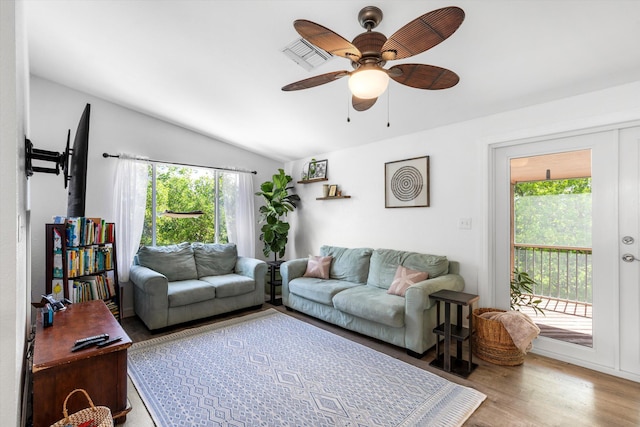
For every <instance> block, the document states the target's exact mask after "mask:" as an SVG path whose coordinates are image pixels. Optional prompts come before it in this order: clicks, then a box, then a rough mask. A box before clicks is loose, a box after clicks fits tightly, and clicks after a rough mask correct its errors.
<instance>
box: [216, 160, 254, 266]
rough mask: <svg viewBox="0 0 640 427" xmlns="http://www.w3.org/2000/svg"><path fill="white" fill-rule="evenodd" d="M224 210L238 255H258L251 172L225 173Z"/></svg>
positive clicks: (231, 239)
mask: <svg viewBox="0 0 640 427" xmlns="http://www.w3.org/2000/svg"><path fill="white" fill-rule="evenodd" d="M222 182H223V187H224V188H223V191H222V193H223V195H224V210H225V217H226V225H227V235H228V237H229V242H234V243H235V244H236V246H237V248H238V255H240V256H245V257H249V258H254V257H255V255H256V227H255V222H256V220H255V212H254V205H253V200H254V192H255V191H254V189H253V176H252V174H250V173H229V172H225V173H223V179H222Z"/></svg>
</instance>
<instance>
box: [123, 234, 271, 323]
mask: <svg viewBox="0 0 640 427" xmlns="http://www.w3.org/2000/svg"><path fill="white" fill-rule="evenodd" d="M266 272H267V264H266V263H265V262H264V261H260V260H258V259H254V258H247V257H241V256H238V253H237V249H236V245H235V244H233V243H229V244H214V243H210V244H209V243H207V244H205V243H192V244H190V243H188V242H185V243H180V244H178V245H167V246H145V247H142V248H140V249H139V250H138V253H137V254H136V256H135V259H134V263H133V265H132V266H131V272H130V274H129V280H130V281H131V282H132V283H133V289H134V309H135V313H136V315H138V317H139V318H140V319H142V321H143V322H144V324H145V325H146V326H147V328H149V329H151V330H153V329H160V328H164V327H166V326H171V325H176V324H179V323H184V322H188V321H191V320H196V319H202V318H205V317H209V316H214V315H217V314H221V313H227V312H230V311H234V310H239V309H242V308H248V307H254V306H261V305H262V304H263V303H264V282H265V275H266Z"/></svg>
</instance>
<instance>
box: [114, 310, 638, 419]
mask: <svg viewBox="0 0 640 427" xmlns="http://www.w3.org/2000/svg"><path fill="white" fill-rule="evenodd" d="M268 308H276V309H277V310H279V311H281V312H283V313H286V314H288V315H291V316H294V317H296V318H298V319H300V320H302V321H305V322H308V323H310V324H313V325H315V326H318V327H320V328H323V329H326V330H328V331H331V332H333V333H335V334H337V335H340V336H343V337H346V338H348V339H351V340H353V341H356V342H359V343H361V344H363V345H366V346H368V347H370V348H373V349H375V350H378V351H380V352H382V353H385V354H388V355H389V356H392V357H395V358H397V359H400V360H403V361H405V362H407V363H410V364H412V365H415V366H418V367H420V368H422V369H424V370H426V371H429V372H432V373H434V374H437V375H440V376H442V377H445V378H447V379H448V380H450V381H453V382H456V383H458V384H462V385H465V386H468V387H473V388H475V389H477V390H479V391H481V392H483V393H484V394H486V395H487V399H486V400H485V401H484V402H483V403H482V404H481V405H480V407H479V408H478V409H477V410H476V411H475V412H474V413H473V415H472V416H471V417H470V418H469V420H467V422H466V423H465V424H464V425H465V426H483V427H484V426H487V427H488V426H491V427H502V426H505V427H506V426H509V427H520V426H522V427H525V426H527V427H528V426H572V427H578V426H629V427H631V426H640V384H639V383H636V382H633V381H628V380H624V379H620V378H616V377H613V376H609V375H606V374H602V373H599V372H595V371H592V370H589V369H585V368H581V367H578V366H575V365H571V364H568V363H564V362H560V361H557V360H554V359H549V358H546V357H543V356H538V355H535V354H531V353H530V354H528V355H527V357H526V359H525V363H524V364H523V365H521V366H515V367H505V366H497V365H493V364H491V363H487V362H484V361H482V360H478V359H477V358H474V362H477V363H478V365H479V366H478V368H477V369H476V370H475V371H474V372H473V373H472V374H471V376H470V377H469V378H468V379H466V380H465V379H462V378H460V377H457V376H455V375H450V374H447V373H445V372H442V371H440V370H438V369H435V368H432V367H431V366H429V362H431V360H433V358H434V354H435V352H434V350H431V351H429V352H428V353H427V354H426V355H425V356H424V357H423V358H422V359H416V358H413V357H411V356H408V355H407V354H406V352H405V351H404V350H403V349H401V348H398V347H394V346H392V345H389V344H386V343H383V342H380V341H377V340H373V339H371V338H368V337H365V336H362V335H360V334H356V333H353V332H350V331H347V330H345V329H342V328H338V327H335V326H333V325H330V324H328V323H325V322H322V321H320V320H317V319H314V318H312V317H309V316H306V315H304V314H301V313H296V312H290V311H287V310H286V309H285V308H284V307H281V306H280V307H273V306H272V305H270V304H265V305H264V306H263V307H262V310H266V309H268ZM249 312H251V310H249V311H241V312H239V313H233V314H229V315H225V316H220V317H216V318H214V319H209V320H206V321H202V322H196V323H192V324H189V325H186V326H183V327H179V328H172V329H169V330H164V331H161V332H159V333H154V334H152V333H150V332H149V331H148V330H147V329H146V327H145V326H144V325H143V324H142V322H141V321H140V320H139V319H138V318H135V317H132V318H126V319H124V320H123V321H122V326H123V328H124V329H125V330H126V331H127V334H128V335H129V336H130V337H131V339H132V340H133V341H134V342H135V341H142V340H145V339H149V338H153V337H157V336H160V335H164V334H167V333H172V332H176V331H178V330H182V329H184V328H186V327H195V326H201V325H203V324H207V323H212V322H217V321H220V320H223V319H228V318H230V317H237V316H241V315H244V314H247V313H249ZM534 345H535V342H534ZM465 354H466V350H465ZM134 393H135V392H134ZM130 394H131V390H130ZM132 402H133V411H132V413H130V414H129V416H128V419H127V422H126V423H125V424H124V425H125V426H132V427H133V426H135V427H141V426H146V425H153V423H151V422H150V420H149V418H148V415H146V411H145V409H144V407H142V405H141V404H140V403H136V402H138V401H137V400H136V399H132Z"/></svg>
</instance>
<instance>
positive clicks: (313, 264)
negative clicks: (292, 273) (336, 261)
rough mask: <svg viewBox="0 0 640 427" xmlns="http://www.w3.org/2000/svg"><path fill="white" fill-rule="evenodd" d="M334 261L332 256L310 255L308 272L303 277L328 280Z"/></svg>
mask: <svg viewBox="0 0 640 427" xmlns="http://www.w3.org/2000/svg"><path fill="white" fill-rule="evenodd" d="M332 259H333V257H332V256H314V255H309V259H308V260H307V270H306V271H305V272H304V275H303V276H304V277H316V278H318V279H328V278H329V270H330V269H331V260H332Z"/></svg>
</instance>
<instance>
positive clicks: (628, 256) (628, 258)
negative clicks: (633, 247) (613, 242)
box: [622, 254, 640, 262]
mask: <svg viewBox="0 0 640 427" xmlns="http://www.w3.org/2000/svg"><path fill="white" fill-rule="evenodd" d="M622 260H623V261H624V262H633V261H640V259H638V258H636V257H634V256H633V255H631V254H624V255H622Z"/></svg>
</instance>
